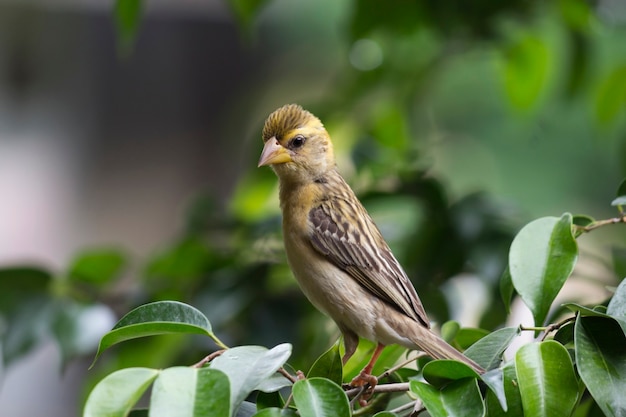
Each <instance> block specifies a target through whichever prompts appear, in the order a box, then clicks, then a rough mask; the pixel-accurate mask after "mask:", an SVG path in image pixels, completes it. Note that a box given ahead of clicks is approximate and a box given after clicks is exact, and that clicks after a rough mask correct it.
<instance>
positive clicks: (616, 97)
mask: <svg viewBox="0 0 626 417" xmlns="http://www.w3.org/2000/svg"><path fill="white" fill-rule="evenodd" d="M624 79H626V66H624V65H622V66H619V67H616V68H613V69H612V70H611V72H610V73H609V74H608V75H607V76H606V77H605V78H604V80H602V82H601V83H600V86H599V88H598V92H597V95H596V105H595V110H596V111H595V113H596V118H597V119H598V121H599V122H600V123H604V124H608V123H611V122H613V121H614V120H615V118H616V117H617V115H618V114H619V113H620V111H622V110H623V109H624V106H625V105H626V84H625V83H624Z"/></svg>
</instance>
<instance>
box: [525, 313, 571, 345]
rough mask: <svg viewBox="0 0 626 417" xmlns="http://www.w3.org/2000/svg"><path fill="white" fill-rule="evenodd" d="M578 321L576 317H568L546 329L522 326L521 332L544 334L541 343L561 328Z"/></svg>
mask: <svg viewBox="0 0 626 417" xmlns="http://www.w3.org/2000/svg"><path fill="white" fill-rule="evenodd" d="M574 320H576V316H572V317H568V318H566V319H563V320H561V321H559V322H558V323H553V324H549V325H548V326H545V327H541V326H523V325H521V324H520V326H519V329H520V330H521V331H532V332H543V336H542V337H541V339H540V340H541V341H544V340H546V337H548V335H549V334H550V333H552V332H554V331H557V330H559V329H560V328H561V327H563V326H565V325H566V324H568V323H570V322H572V321H574Z"/></svg>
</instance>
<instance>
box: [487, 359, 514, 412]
mask: <svg viewBox="0 0 626 417" xmlns="http://www.w3.org/2000/svg"><path fill="white" fill-rule="evenodd" d="M480 379H482V381H483V383H484V384H485V385H487V387H488V388H489V391H490V392H491V393H492V394H493V395H495V396H496V399H497V400H498V402H499V403H500V406H501V408H502V409H503V410H507V409H508V406H507V403H506V392H505V390H504V371H503V370H502V368H495V369H492V370H490V371H487V372H485V373H484V374H482V375H480Z"/></svg>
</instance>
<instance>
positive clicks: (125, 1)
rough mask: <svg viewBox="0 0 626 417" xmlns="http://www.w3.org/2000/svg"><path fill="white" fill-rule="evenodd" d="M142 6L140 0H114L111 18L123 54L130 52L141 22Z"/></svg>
mask: <svg viewBox="0 0 626 417" xmlns="http://www.w3.org/2000/svg"><path fill="white" fill-rule="evenodd" d="M142 8H143V1H142V0H115V10H114V14H113V18H114V20H115V26H116V29H117V38H118V44H119V46H120V50H121V52H122V53H124V54H126V53H128V52H130V48H131V47H132V45H133V43H134V41H135V36H136V35H137V31H138V30H139V23H140V22H141V14H142Z"/></svg>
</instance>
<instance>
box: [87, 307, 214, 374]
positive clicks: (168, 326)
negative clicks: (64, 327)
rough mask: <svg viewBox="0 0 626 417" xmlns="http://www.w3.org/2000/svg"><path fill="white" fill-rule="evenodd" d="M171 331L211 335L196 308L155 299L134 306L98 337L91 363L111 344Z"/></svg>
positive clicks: (206, 321) (203, 316)
mask: <svg viewBox="0 0 626 417" xmlns="http://www.w3.org/2000/svg"><path fill="white" fill-rule="evenodd" d="M172 333H179V334H181V333H182V334H204V335H207V336H210V337H213V332H212V330H211V323H210V322H209V319H207V318H206V316H205V315H204V314H202V312H200V311H199V310H198V309H196V308H194V307H192V306H190V305H187V304H183V303H179V302H178V301H157V302H155V303H150V304H145V305H142V306H140V307H137V308H136V309H134V310H132V311H130V312H129V313H128V314H126V315H125V316H124V317H122V318H121V319H120V321H118V322H117V324H116V325H115V327H113V329H112V330H111V331H110V332H108V333H107V334H105V335H104V336H103V337H102V339H101V340H100V346H98V352H97V353H96V357H95V358H94V363H95V361H96V360H97V359H98V357H99V356H100V355H101V354H102V352H103V351H104V350H105V349H107V348H109V347H110V346H112V345H114V344H117V343H120V342H124V341H126V340H130V339H136V338H139V337H146V336H155V335H162V334H172ZM92 366H93V364H92Z"/></svg>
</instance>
